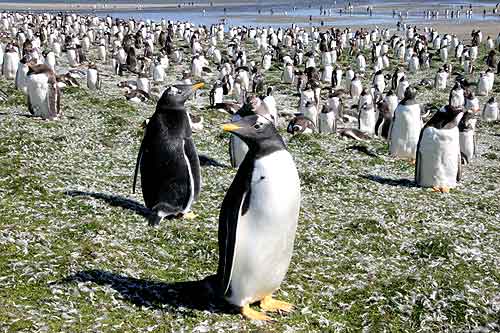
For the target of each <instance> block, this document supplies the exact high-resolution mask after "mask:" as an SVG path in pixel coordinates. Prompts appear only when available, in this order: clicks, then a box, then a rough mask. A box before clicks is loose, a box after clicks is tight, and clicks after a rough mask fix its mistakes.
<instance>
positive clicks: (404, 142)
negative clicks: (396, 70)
mask: <svg viewBox="0 0 500 333" xmlns="http://www.w3.org/2000/svg"><path fill="white" fill-rule="evenodd" d="M416 94H417V92H416V90H415V88H413V87H408V88H407V89H406V91H405V96H404V98H403V100H402V101H401V102H400V103H399V105H398V107H397V108H396V110H395V111H394V118H393V120H392V124H391V129H390V132H389V152H390V154H391V155H392V156H397V157H402V158H409V159H410V160H414V159H415V155H416V152H417V143H418V136H419V134H420V130H421V128H422V120H421V116H420V110H421V107H420V104H418V103H417V101H416V100H415V97H416Z"/></svg>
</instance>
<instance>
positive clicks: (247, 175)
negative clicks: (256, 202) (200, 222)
mask: <svg viewBox="0 0 500 333" xmlns="http://www.w3.org/2000/svg"><path fill="white" fill-rule="evenodd" d="M252 168H253V161H252V158H249V157H248V155H247V157H245V159H244V160H243V162H242V163H241V165H240V167H239V169H238V172H237V173H236V176H235V178H234V181H233V183H232V184H231V186H230V187H229V189H228V191H227V193H226V196H225V197H224V201H223V202H222V208H221V211H220V215H219V231H218V239H219V266H218V268H217V277H218V281H219V282H220V287H221V292H222V294H223V295H225V294H227V292H228V290H229V286H230V282H231V275H232V272H233V262H234V250H235V248H236V232H237V229H238V223H239V221H240V218H241V217H242V216H244V215H245V213H246V212H247V210H248V207H249V202H250V181H251V177H252Z"/></svg>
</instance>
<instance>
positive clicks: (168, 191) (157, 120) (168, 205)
mask: <svg viewBox="0 0 500 333" xmlns="http://www.w3.org/2000/svg"><path fill="white" fill-rule="evenodd" d="M202 86H203V83H197V84H194V85H177V86H172V87H169V88H168V89H167V90H165V92H164V93H163V95H162V96H161V98H160V100H159V101H158V104H157V105H156V111H155V113H154V114H153V116H152V117H151V119H150V121H149V122H148V124H147V127H146V130H145V133H144V138H143V140H142V143H141V147H140V149H139V154H138V156H137V164H136V166H135V173H134V184H133V191H134V192H135V185H136V181H137V172H138V170H139V168H140V172H141V185H142V194H143V197H144V202H145V204H146V207H148V208H149V209H151V210H152V213H151V216H150V218H149V224H150V225H155V224H158V223H159V222H160V221H161V220H162V219H163V218H164V217H176V216H179V215H183V216H185V217H187V218H193V217H194V214H192V213H189V212H190V210H191V206H192V204H193V202H194V201H195V200H196V198H197V197H198V194H199V193H200V186H201V175H200V162H199V160H198V154H197V153H196V148H195V146H194V142H193V139H192V137H191V127H190V126H189V118H188V117H189V116H188V113H187V111H186V109H185V107H184V103H185V101H186V100H187V99H188V98H189V96H190V95H191V94H192V93H193V92H194V91H195V90H196V89H198V88H201V87H202ZM188 213H189V214H188Z"/></svg>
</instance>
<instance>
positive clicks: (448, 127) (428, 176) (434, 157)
mask: <svg viewBox="0 0 500 333" xmlns="http://www.w3.org/2000/svg"><path fill="white" fill-rule="evenodd" d="M462 115H463V109H461V108H456V107H453V106H450V105H446V106H445V107H443V108H442V109H441V110H440V111H438V112H436V113H435V114H434V116H433V117H432V118H431V119H430V120H429V121H428V122H427V124H426V125H425V126H424V128H423V129H422V131H421V133H420V138H419V142H418V148H417V160H416V163H415V183H417V185H418V186H421V187H432V188H433V190H434V191H436V192H443V193H446V192H449V191H450V188H453V187H455V186H456V185H457V182H458V181H459V180H460V177H461V156H460V134H459V131H458V124H459V122H460V120H461V118H462Z"/></svg>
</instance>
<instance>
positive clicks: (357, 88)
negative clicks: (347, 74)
mask: <svg viewBox="0 0 500 333" xmlns="http://www.w3.org/2000/svg"><path fill="white" fill-rule="evenodd" d="M362 91H363V84H362V83H361V80H360V79H359V78H358V76H357V75H356V74H354V78H353V79H352V81H351V85H350V93H351V98H352V101H353V103H357V101H358V99H359V98H360V95H361V92H362Z"/></svg>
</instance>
